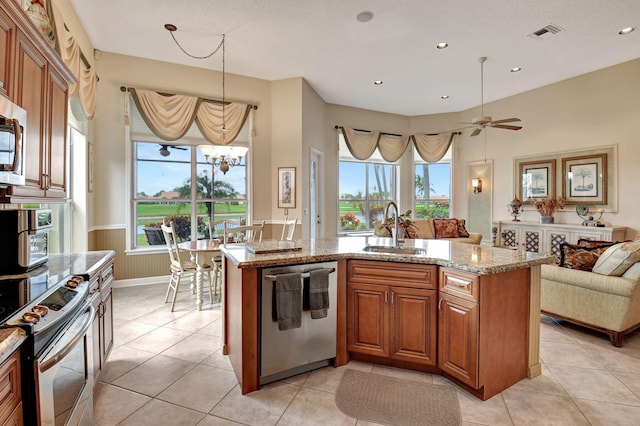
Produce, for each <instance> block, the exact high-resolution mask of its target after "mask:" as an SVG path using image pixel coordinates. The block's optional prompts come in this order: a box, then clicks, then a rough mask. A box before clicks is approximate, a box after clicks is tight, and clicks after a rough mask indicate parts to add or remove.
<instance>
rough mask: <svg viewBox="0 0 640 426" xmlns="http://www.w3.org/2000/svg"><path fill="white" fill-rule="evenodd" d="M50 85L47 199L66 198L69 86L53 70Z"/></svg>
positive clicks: (50, 74) (46, 177)
mask: <svg viewBox="0 0 640 426" xmlns="http://www.w3.org/2000/svg"><path fill="white" fill-rule="evenodd" d="M48 84H49V89H48V105H49V108H48V111H49V116H48V117H47V121H48V122H47V139H46V147H47V159H46V170H47V171H46V173H45V180H46V182H45V185H46V189H47V194H46V196H47V198H66V195H67V192H66V188H67V173H66V163H67V149H66V147H67V138H66V136H67V110H68V108H67V85H66V83H65V82H64V80H63V79H62V77H60V75H59V74H58V73H57V72H55V71H54V70H53V69H52V68H49V82H48Z"/></svg>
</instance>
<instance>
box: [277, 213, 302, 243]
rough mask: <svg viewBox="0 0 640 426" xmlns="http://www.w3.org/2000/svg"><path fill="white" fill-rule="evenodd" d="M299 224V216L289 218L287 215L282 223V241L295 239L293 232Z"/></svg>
mask: <svg viewBox="0 0 640 426" xmlns="http://www.w3.org/2000/svg"><path fill="white" fill-rule="evenodd" d="M297 224H298V218H295V219H289V218H288V217H286V216H285V218H284V225H282V235H281V236H280V241H293V234H294V233H295V232H296V225H297Z"/></svg>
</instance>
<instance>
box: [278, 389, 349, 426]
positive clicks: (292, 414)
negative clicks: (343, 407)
mask: <svg viewBox="0 0 640 426" xmlns="http://www.w3.org/2000/svg"><path fill="white" fill-rule="evenodd" d="M334 398H335V395H334V394H332V393H328V392H323V391H318V390H315V389H309V388H303V389H301V390H300V392H298V394H297V395H296V396H295V398H293V401H292V402H291V404H290V405H289V407H288V408H287V411H285V413H284V415H283V416H282V418H281V419H280V421H279V422H278V426H297V425H309V426H312V425H318V426H325V425H336V426H337V425H355V424H356V419H354V418H353V417H349V416H347V415H346V414H344V413H343V412H342V411H340V410H339V409H338V407H336V404H335V399H334Z"/></svg>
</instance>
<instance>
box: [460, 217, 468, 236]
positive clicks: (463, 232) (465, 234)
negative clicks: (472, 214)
mask: <svg viewBox="0 0 640 426" xmlns="http://www.w3.org/2000/svg"><path fill="white" fill-rule="evenodd" d="M458 237H460V238H468V237H469V231H467V228H465V227H464V219H458Z"/></svg>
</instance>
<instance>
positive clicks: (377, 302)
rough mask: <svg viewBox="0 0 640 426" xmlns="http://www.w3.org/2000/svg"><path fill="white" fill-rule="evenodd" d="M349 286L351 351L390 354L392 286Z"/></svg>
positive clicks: (349, 337) (349, 346)
mask: <svg viewBox="0 0 640 426" xmlns="http://www.w3.org/2000/svg"><path fill="white" fill-rule="evenodd" d="M348 286H349V293H348V295H347V321H348V325H347V330H348V336H347V339H348V342H347V343H348V350H349V351H351V352H358V353H362V354H368V355H376V356H384V357H388V356H389V314H388V310H389V287H387V286H381V285H370V284H349V285H348Z"/></svg>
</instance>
